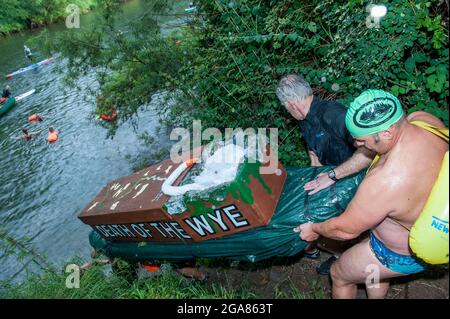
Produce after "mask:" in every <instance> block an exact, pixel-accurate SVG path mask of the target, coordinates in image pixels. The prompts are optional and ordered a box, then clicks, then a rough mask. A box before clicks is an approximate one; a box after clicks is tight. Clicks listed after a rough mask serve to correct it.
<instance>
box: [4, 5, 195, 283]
mask: <svg viewBox="0 0 450 319" xmlns="http://www.w3.org/2000/svg"><path fill="white" fill-rule="evenodd" d="M187 4H188V1H179V2H177V4H176V6H175V7H174V11H175V12H177V13H184V10H183V9H184V8H186V7H187ZM144 6H145V4H144V3H142V2H141V1H138V0H134V1H130V2H127V3H126V4H125V5H124V7H123V9H124V12H125V14H126V17H127V18H128V19H133V18H135V17H137V16H138V15H139V14H140V13H142V12H143V9H144V8H143V7H144ZM171 19H172V20H171ZM163 20H164V21H163V23H166V26H168V25H170V24H171V22H173V21H178V20H175V18H174V17H171V18H169V17H165V18H164V19H163ZM90 23H95V19H94V17H93V15H92V14H87V15H85V16H82V17H81V22H80V25H81V27H83V25H87V24H90ZM63 28H65V25H64V22H61V23H59V24H55V25H52V26H49V27H48V30H49V31H50V32H57V31H59V30H62V29H63ZM162 28H163V31H167V27H166V28H165V29H164V24H163V25H162ZM37 32H38V31H33V32H23V33H20V34H16V35H13V36H10V37H6V38H0V75H1V76H2V79H5V78H4V75H6V74H7V73H10V72H13V71H15V70H17V69H19V68H21V67H24V66H26V65H27V64H28V63H27V60H26V58H25V56H24V53H23V45H24V43H25V42H26V41H27V40H28V39H29V38H30V37H32V36H34V35H35V34H36V33H37ZM32 49H34V50H33V53H34V54H35V56H36V58H37V60H38V61H40V60H42V59H45V58H46V57H45V56H43V55H42V54H40V53H39V51H38V48H32ZM63 63H64V61H61V60H60V59H56V60H55V63H53V64H51V65H49V66H44V67H41V68H38V69H36V70H33V71H30V72H27V73H24V74H22V75H19V76H16V77H14V78H13V79H12V80H9V81H8V80H2V81H0V85H2V88H3V87H4V85H6V84H9V85H10V86H11V89H12V92H13V95H18V94H21V93H24V92H26V91H28V90H30V89H32V88H35V89H36V93H35V94H33V95H31V96H29V97H28V98H26V99H24V100H22V101H21V102H20V103H18V104H17V105H16V106H14V108H13V109H12V110H10V111H9V112H8V113H7V114H5V115H4V116H3V117H1V118H0V182H1V188H0V189H1V191H0V226H1V228H2V229H6V230H9V231H10V235H11V236H13V237H15V238H22V237H27V238H29V239H31V244H32V246H33V247H34V248H36V250H37V251H39V252H42V253H43V254H44V255H45V256H46V257H47V259H48V261H50V262H51V263H52V264H55V265H59V266H60V265H62V264H63V263H64V262H66V261H68V260H69V259H70V258H72V257H73V256H80V257H82V258H84V259H87V258H88V256H89V252H90V246H89V242H88V233H89V231H90V227H89V226H87V225H84V224H83V223H81V221H80V220H79V219H78V218H77V216H78V214H79V213H80V211H81V210H82V209H83V208H84V207H85V206H86V205H87V204H88V203H89V202H90V200H91V199H93V197H94V196H95V195H96V194H97V193H98V192H99V191H100V189H101V188H102V187H103V186H105V185H106V184H107V183H108V182H110V181H112V180H114V179H117V178H120V177H123V176H125V175H129V174H130V173H132V172H133V169H134V168H136V163H140V162H142V160H144V161H145V162H148V163H152V162H155V161H157V160H158V156H159V154H158V153H159V151H160V149H162V148H164V147H165V148H167V146H168V145H169V142H170V141H169V140H168V133H167V131H166V130H165V128H163V129H162V130H161V129H160V127H159V128H158V126H159V125H160V124H159V121H158V120H159V118H158V116H157V115H156V112H155V108H156V107H157V106H158V103H157V101H155V102H152V103H151V104H149V105H145V106H142V108H141V110H140V111H139V113H138V120H137V129H133V127H132V125H131V124H130V123H125V124H123V125H121V127H120V128H119V129H118V130H117V133H116V135H115V137H114V138H113V139H107V138H106V134H107V130H106V129H105V128H103V127H101V126H100V125H98V123H97V122H96V121H95V120H93V119H92V117H90V113H91V112H92V110H93V108H94V103H95V97H92V99H91V100H89V101H84V100H83V99H82V98H80V96H79V93H78V92H77V91H76V90H74V89H72V88H67V87H66V88H65V90H63V89H62V78H61V75H58V74H57V73H54V72H52V71H53V70H54V69H55V68H56V67H57V66H58V64H63ZM92 81H93V78H92V77H89V76H88V77H83V78H81V79H80V84H81V85H92ZM33 113H37V114H40V115H41V116H42V117H43V119H44V121H43V122H41V123H37V124H34V123H29V122H28V121H27V116H28V115H30V114H33ZM49 126H53V127H54V128H55V129H56V130H57V131H59V137H60V138H59V140H58V141H57V142H56V143H55V144H49V143H48V142H47V141H46V136H47V132H48V127H49ZM22 127H26V128H28V129H29V130H30V131H37V130H40V129H42V130H43V131H42V132H41V133H40V134H38V135H37V136H35V137H34V138H33V139H32V140H31V141H29V142H26V141H21V140H15V137H17V136H19V135H20V129H21V128H22ZM143 133H147V134H149V135H150V136H152V137H154V138H155V140H156V141H157V143H155V144H154V145H152V149H149V146H148V145H146V144H145V143H144V142H143V140H142V139H140V138H139V136H140V135H141V134H143ZM28 262H29V258H27V257H25V258H24V259H20V258H17V256H15V255H11V254H5V253H4V251H3V250H1V249H0V266H1V269H0V280H8V279H12V278H15V280H17V278H21V277H23V275H24V274H25V273H26V270H30V269H31V270H32V271H33V270H35V269H36V267H32V265H31V264H29V266H25V265H27V263H28Z"/></svg>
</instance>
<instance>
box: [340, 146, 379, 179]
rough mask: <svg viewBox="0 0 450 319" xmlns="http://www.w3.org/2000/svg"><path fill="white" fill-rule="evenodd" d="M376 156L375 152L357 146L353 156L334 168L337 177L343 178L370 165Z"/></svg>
mask: <svg viewBox="0 0 450 319" xmlns="http://www.w3.org/2000/svg"><path fill="white" fill-rule="evenodd" d="M374 157H375V153H373V152H371V151H369V150H368V149H367V148H365V147H359V148H357V149H356V151H355V153H353V155H352V157H350V158H349V159H348V160H346V161H345V162H344V163H342V164H341V165H339V166H337V167H336V168H335V169H334V171H335V172H336V178H337V179H341V178H344V177H347V176H350V175H353V174H355V173H358V172H359V171H361V170H363V169H364V168H367V167H369V165H370V163H372V160H373V158H374Z"/></svg>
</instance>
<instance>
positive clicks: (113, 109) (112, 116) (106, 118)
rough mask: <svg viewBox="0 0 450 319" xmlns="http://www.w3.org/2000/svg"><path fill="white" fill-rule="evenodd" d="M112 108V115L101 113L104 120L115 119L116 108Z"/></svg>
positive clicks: (111, 120) (110, 120)
mask: <svg viewBox="0 0 450 319" xmlns="http://www.w3.org/2000/svg"><path fill="white" fill-rule="evenodd" d="M111 110H112V111H111V115H107V114H101V115H100V118H101V119H102V120H105V121H109V122H113V121H115V120H116V118H117V113H116V109H115V108H114V107H113V108H112V109H111Z"/></svg>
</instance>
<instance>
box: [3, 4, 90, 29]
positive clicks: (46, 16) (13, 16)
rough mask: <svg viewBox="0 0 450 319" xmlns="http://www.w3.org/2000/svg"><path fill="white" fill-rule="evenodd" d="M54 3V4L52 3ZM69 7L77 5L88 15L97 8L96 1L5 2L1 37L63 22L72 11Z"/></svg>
mask: <svg viewBox="0 0 450 319" xmlns="http://www.w3.org/2000/svg"><path fill="white" fill-rule="evenodd" d="M52 2H54V3H52ZM69 5H76V6H77V7H78V8H79V9H80V12H79V13H80V14H84V13H87V12H89V11H91V10H93V9H94V8H95V7H96V6H97V2H96V1H95V0H63V1H50V3H42V2H37V1H36V2H32V1H22V2H20V1H11V0H4V3H3V4H2V12H4V13H3V15H2V19H1V20H0V36H7V35H11V34H14V33H17V32H19V31H22V30H27V29H28V30H32V29H37V28H41V27H43V26H46V25H49V24H52V23H55V22H58V21H61V20H62V19H64V18H66V17H67V16H68V15H69V14H70V11H66V9H67V7H68V6H69Z"/></svg>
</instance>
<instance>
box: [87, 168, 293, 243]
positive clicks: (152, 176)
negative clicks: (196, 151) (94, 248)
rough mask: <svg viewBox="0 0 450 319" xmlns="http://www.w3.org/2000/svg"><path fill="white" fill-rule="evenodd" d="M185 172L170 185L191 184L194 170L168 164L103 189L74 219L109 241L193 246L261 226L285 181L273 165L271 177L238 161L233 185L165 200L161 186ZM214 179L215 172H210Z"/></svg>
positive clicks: (284, 172) (282, 170)
mask: <svg viewBox="0 0 450 319" xmlns="http://www.w3.org/2000/svg"><path fill="white" fill-rule="evenodd" d="M181 165H185V167H184V168H186V169H185V170H184V171H183V172H182V173H181V175H179V176H178V177H177V178H175V180H174V182H173V185H174V186H182V185H184V184H186V183H188V181H189V180H192V176H190V175H195V174H196V173H195V171H196V170H197V173H198V171H199V170H200V167H201V166H200V164H193V165H186V163H183V164H175V163H173V162H172V161H171V160H170V159H169V160H165V161H163V162H160V163H158V164H155V165H153V166H150V167H148V168H146V169H143V170H141V171H138V172H136V173H134V174H132V175H130V176H126V177H123V178H121V179H119V180H116V181H113V182H111V183H109V184H108V185H107V186H106V187H104V188H103V189H102V190H101V192H100V193H99V194H98V195H97V196H96V197H95V198H94V200H92V201H91V202H90V203H89V204H88V205H87V206H86V208H85V209H84V210H83V211H82V213H81V214H80V215H79V218H80V219H81V221H82V222H84V223H85V224H88V225H90V226H91V227H92V228H93V229H94V230H96V231H97V232H98V233H99V234H100V235H101V236H102V237H103V238H105V239H106V240H111V241H139V242H146V241H147V242H151V241H158V242H161V241H166V242H181V241H183V242H198V241H203V240H208V239H213V238H220V237H223V236H227V235H231V234H235V233H239V232H243V231H246V230H249V229H253V228H255V227H259V226H263V225H267V224H268V223H269V222H270V220H271V217H272V215H273V213H274V211H275V208H276V206H277V203H278V200H279V198H280V194H281V191H282V188H283V185H284V182H285V180H286V177H287V174H286V171H285V169H284V168H283V167H282V165H281V164H280V163H278V169H277V170H275V172H274V173H273V174H261V173H260V168H261V167H262V166H264V164H261V163H260V162H258V161H256V162H255V161H253V162H251V161H248V160H246V161H244V162H242V163H240V164H239V166H238V167H237V168H236V169H237V171H236V174H235V175H234V176H235V177H234V179H233V180H231V181H230V182H228V183H224V184H221V185H218V186H216V187H212V188H210V189H208V190H206V191H201V192H200V191H189V192H187V193H185V194H184V195H178V196H168V195H166V194H164V193H163V192H162V188H163V183H165V182H166V181H168V180H169V179H170V178H173V174H174V173H175V171H176V170H178V171H180V168H181V169H183V167H180V166H181ZM216 173H220V172H216Z"/></svg>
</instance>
